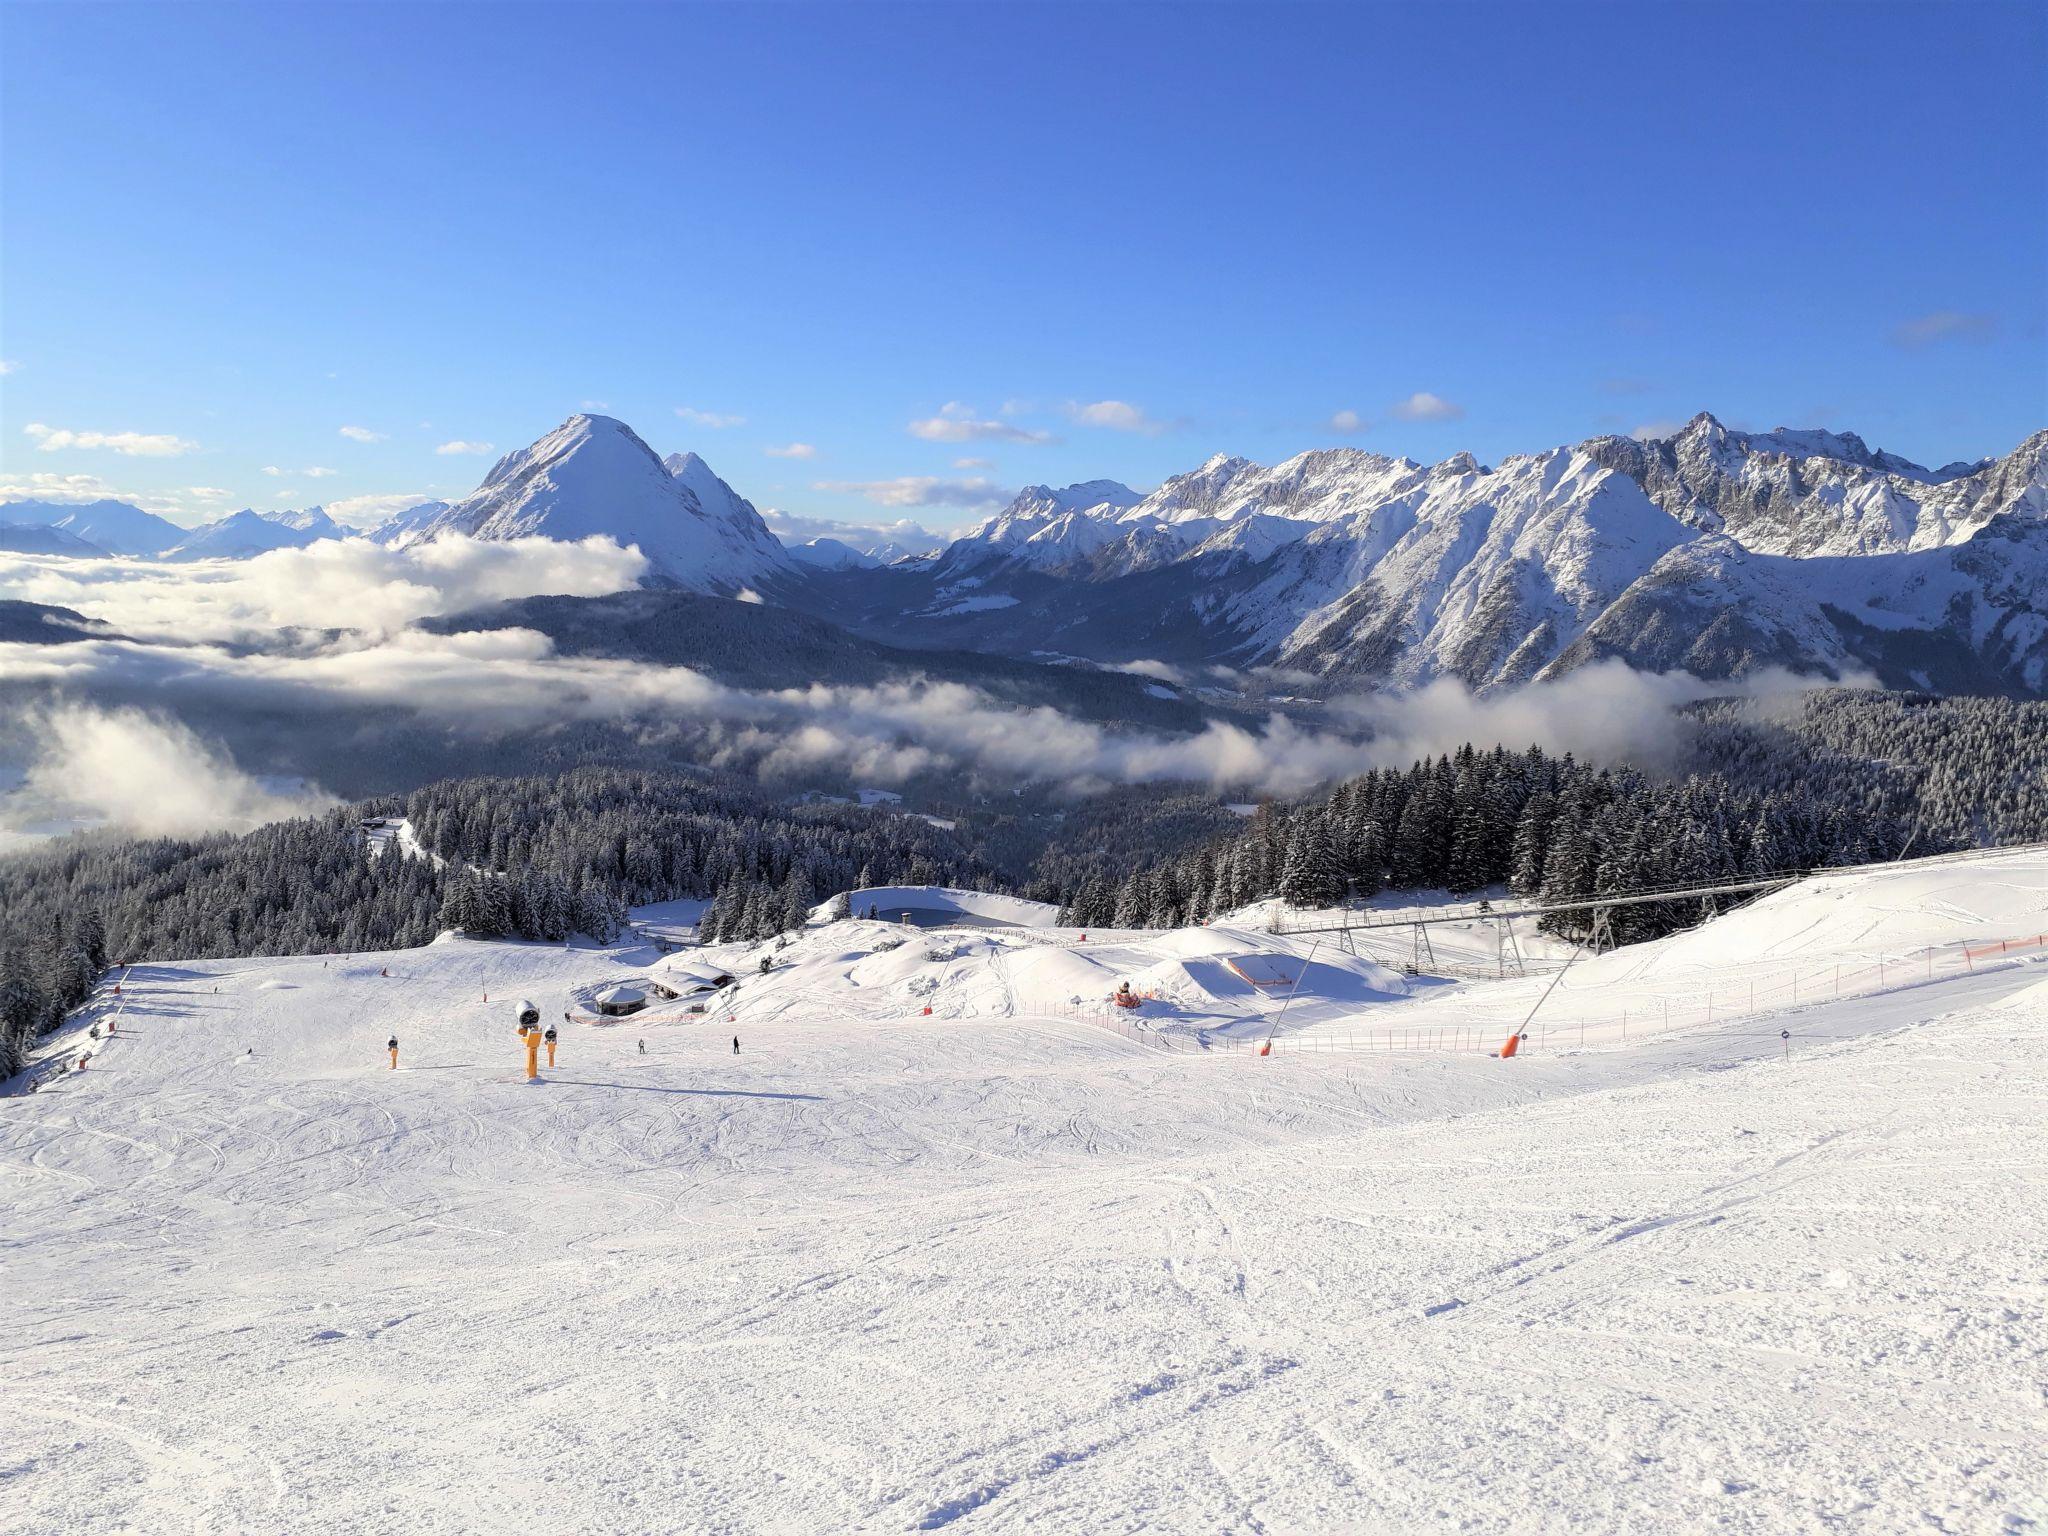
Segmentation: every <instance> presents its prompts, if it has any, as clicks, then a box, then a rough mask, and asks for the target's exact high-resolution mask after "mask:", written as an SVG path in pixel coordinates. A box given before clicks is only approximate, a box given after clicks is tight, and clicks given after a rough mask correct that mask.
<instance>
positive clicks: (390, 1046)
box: [384, 1035, 398, 1072]
mask: <svg viewBox="0 0 2048 1536" xmlns="http://www.w3.org/2000/svg"><path fill="white" fill-rule="evenodd" d="M384 1049H385V1050H387V1051H389V1052H390V1053H391V1070H392V1071H394V1072H396V1071H397V1070H398V1036H396V1035H393V1036H392V1037H391V1038H390V1039H389V1040H386V1041H385V1042H384Z"/></svg>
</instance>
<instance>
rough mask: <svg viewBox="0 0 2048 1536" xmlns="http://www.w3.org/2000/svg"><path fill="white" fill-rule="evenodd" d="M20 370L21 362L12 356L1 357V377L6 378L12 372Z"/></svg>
mask: <svg viewBox="0 0 2048 1536" xmlns="http://www.w3.org/2000/svg"><path fill="white" fill-rule="evenodd" d="M19 372H21V364H19V363H17V362H16V361H14V359H13V358H11V357H0V378H5V377H6V376H7V375H8V374H10V373H19Z"/></svg>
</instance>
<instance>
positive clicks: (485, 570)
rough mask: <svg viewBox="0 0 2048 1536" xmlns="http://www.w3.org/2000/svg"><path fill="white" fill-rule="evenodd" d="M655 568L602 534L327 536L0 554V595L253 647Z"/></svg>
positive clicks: (137, 628) (585, 589) (613, 580)
mask: <svg viewBox="0 0 2048 1536" xmlns="http://www.w3.org/2000/svg"><path fill="white" fill-rule="evenodd" d="M646 569H647V561H646V559H645V558H644V557H643V556H642V555H641V554H640V552H639V551H638V550H637V549H621V548H620V547H619V546H618V545H617V544H615V543H613V542H612V541H611V540H609V539H601V538H590V539H584V540H581V541H579V542H576V543H568V542H564V541H560V540H553V539H507V540H490V539H469V538H462V537H452V538H443V539H436V540H434V541H433V542H431V543H427V544H416V545H411V546H409V547H407V548H405V549H390V548H387V547H385V546H384V545H381V544H373V543H371V542H370V541H369V540H368V539H361V538H351V539H322V540H320V541H318V542H317V543H313V544H309V545H306V546H305V547H304V548H302V549H278V550H272V551H270V552H269V553H267V554H261V555H257V556H255V557H254V558H252V559H248V560H195V561H191V562H188V563H183V564H172V563H169V562H158V561H144V560H87V559H66V558H64V557H61V556H36V555H0V598H16V599H20V600H24V601H27V602H34V603H53V604H55V605H57V606H59V607H64V608H75V609H77V610H78V611H79V612H80V613H83V614H86V615H88V616H89V617H92V618H96V619H104V620H105V621H106V622H107V623H109V624H111V625H113V626H114V627H115V628H116V629H118V630H120V631H122V632H123V633H124V634H130V635H137V636H143V637H150V636H155V637H161V638H164V639H171V640H179V641H245V640H251V639H260V638H261V637H263V636H264V635H266V634H268V633H270V632H272V631H275V630H277V629H280V628H284V627H286V626H298V625H304V626H309V627H335V628H342V627H346V628H352V629H357V630H362V631H367V632H369V633H372V634H376V633H383V632H389V631H392V630H396V629H398V628H400V627H402V626H404V625H406V624H409V623H411V622H412V621H413V620H415V619H419V618H423V617H425V616H427V615H429V614H437V613H455V612H460V611H461V610H462V609H465V608H474V607H477V606H478V605H479V604H483V603H493V602H501V601H503V600H505V599H507V598H513V597H530V596H533V595H535V594H538V593H555V592H561V593H567V594H570V595H573V596H582V597H596V596H601V595H603V594H604V593H607V592H618V591H622V590H624V589H625V588H628V587H631V586H633V585H634V584H635V583H637V582H638V580H639V579H640V577H641V575H642V574H644V573H645V571H646Z"/></svg>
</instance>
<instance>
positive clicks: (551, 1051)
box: [547, 1024, 555, 1067]
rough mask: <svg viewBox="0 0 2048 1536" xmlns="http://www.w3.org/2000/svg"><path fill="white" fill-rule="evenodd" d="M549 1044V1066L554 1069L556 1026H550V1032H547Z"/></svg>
mask: <svg viewBox="0 0 2048 1536" xmlns="http://www.w3.org/2000/svg"><path fill="white" fill-rule="evenodd" d="M547 1042H548V1065H549V1066H551V1067H552V1066H553V1065H554V1064H555V1026H554V1025H552V1024H550V1025H549V1026H548V1032H547Z"/></svg>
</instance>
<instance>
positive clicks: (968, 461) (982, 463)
mask: <svg viewBox="0 0 2048 1536" xmlns="http://www.w3.org/2000/svg"><path fill="white" fill-rule="evenodd" d="M953 467H954V468H955V469H994V468H995V467H996V461H995V460H994V459H977V458H974V457H972V456H970V457H968V458H964V459H955V460H954V461H953Z"/></svg>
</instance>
